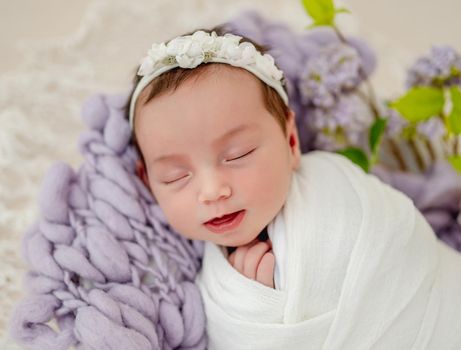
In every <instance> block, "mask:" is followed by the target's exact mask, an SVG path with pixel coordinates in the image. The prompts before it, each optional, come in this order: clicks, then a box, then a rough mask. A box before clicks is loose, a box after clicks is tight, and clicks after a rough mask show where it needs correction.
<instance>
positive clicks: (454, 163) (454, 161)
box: [447, 156, 461, 173]
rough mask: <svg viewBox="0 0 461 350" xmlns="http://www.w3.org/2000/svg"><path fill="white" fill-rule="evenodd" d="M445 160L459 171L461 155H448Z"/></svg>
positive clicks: (460, 171)
mask: <svg viewBox="0 0 461 350" xmlns="http://www.w3.org/2000/svg"><path fill="white" fill-rule="evenodd" d="M447 160H448V162H450V164H451V166H452V167H453V168H454V169H455V170H456V171H458V172H459V173H461V156H449V157H447Z"/></svg>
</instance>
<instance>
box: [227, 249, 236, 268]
mask: <svg viewBox="0 0 461 350" xmlns="http://www.w3.org/2000/svg"><path fill="white" fill-rule="evenodd" d="M227 259H228V260H229V263H230V264H231V265H232V266H234V264H235V251H233V252H232V253H230V255H229V256H228V257H227Z"/></svg>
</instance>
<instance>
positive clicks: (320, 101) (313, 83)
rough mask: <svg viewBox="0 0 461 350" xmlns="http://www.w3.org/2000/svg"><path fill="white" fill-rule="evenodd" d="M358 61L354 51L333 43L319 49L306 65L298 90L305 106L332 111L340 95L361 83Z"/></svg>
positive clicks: (360, 63) (359, 59)
mask: <svg viewBox="0 0 461 350" xmlns="http://www.w3.org/2000/svg"><path fill="white" fill-rule="evenodd" d="M361 65H362V61H361V58H360V56H359V54H358V53H357V50H355V49H354V48H352V47H350V46H348V45H344V44H341V43H333V44H329V45H326V46H325V47H322V48H320V49H319V51H318V52H317V54H316V55H315V56H313V57H312V58H311V59H310V60H308V61H307V62H306V66H305V69H304V72H303V73H302V75H301V80H300V82H299V89H300V92H301V99H302V101H303V103H305V104H309V103H311V104H313V105H314V106H316V107H322V108H331V107H332V106H333V105H334V103H335V99H336V98H338V96H339V95H340V94H341V93H344V92H347V91H350V90H352V89H354V88H356V87H357V85H358V84H359V83H360V81H361V77H360V74H359V72H360V67H361Z"/></svg>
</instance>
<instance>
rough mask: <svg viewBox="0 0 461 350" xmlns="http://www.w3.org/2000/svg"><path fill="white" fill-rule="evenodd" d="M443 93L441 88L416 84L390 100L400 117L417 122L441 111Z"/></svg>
mask: <svg viewBox="0 0 461 350" xmlns="http://www.w3.org/2000/svg"><path fill="white" fill-rule="evenodd" d="M443 105H444V94H443V90H442V89H441V88H435V87H429V86H417V87H414V88H412V89H410V90H408V92H407V93H406V94H405V95H404V96H402V97H400V98H399V99H397V100H396V101H393V102H391V104H390V106H391V107H392V108H394V109H396V110H397V111H398V112H399V113H400V114H401V115H402V117H404V118H405V119H407V120H409V121H410V122H419V121H423V120H426V119H428V118H430V117H432V116H435V115H439V114H441V113H442V112H443Z"/></svg>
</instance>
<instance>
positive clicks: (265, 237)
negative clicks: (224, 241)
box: [225, 226, 269, 255]
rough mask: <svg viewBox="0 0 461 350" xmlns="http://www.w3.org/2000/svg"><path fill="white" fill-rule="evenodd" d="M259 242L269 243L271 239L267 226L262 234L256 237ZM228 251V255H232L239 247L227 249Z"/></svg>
mask: <svg viewBox="0 0 461 350" xmlns="http://www.w3.org/2000/svg"><path fill="white" fill-rule="evenodd" d="M256 239H257V240H258V241H261V242H263V241H267V240H268V239H269V234H268V233H267V226H266V227H264V229H263V230H262V231H261V233H260V234H259V235H258V237H256ZM225 248H226V249H227V254H228V255H229V254H231V253H232V252H233V251H234V250H236V249H237V247H225Z"/></svg>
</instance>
